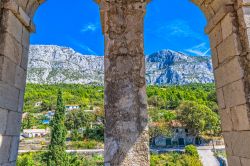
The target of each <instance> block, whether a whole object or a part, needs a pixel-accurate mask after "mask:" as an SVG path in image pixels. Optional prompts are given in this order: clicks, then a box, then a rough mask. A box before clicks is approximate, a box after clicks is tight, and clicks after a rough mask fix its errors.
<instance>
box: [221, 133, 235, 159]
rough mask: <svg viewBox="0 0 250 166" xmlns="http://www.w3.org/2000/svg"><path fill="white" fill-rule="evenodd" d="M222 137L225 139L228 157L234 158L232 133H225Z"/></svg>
mask: <svg viewBox="0 0 250 166" xmlns="http://www.w3.org/2000/svg"><path fill="white" fill-rule="evenodd" d="M222 135H223V137H224V142H225V148H226V153H227V156H232V155H233V149H232V141H231V138H232V132H223V133H222Z"/></svg>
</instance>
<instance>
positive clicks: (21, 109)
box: [18, 90, 24, 112]
mask: <svg viewBox="0 0 250 166" xmlns="http://www.w3.org/2000/svg"><path fill="white" fill-rule="evenodd" d="M23 104H24V91H22V90H20V93H19V104H18V112H23Z"/></svg>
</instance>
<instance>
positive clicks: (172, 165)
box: [150, 145, 202, 166]
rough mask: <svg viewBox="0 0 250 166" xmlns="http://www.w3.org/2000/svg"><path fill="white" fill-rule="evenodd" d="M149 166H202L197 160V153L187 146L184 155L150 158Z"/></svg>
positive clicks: (192, 147) (154, 156) (162, 155)
mask: <svg viewBox="0 0 250 166" xmlns="http://www.w3.org/2000/svg"><path fill="white" fill-rule="evenodd" d="M150 165H151V166H184V165H185V166H202V163H201V161H200V159H199V155H198V151H197V149H196V147H195V146H193V145H189V146H186V147H185V153H184V154H180V153H176V152H173V153H167V154H160V155H156V154H153V155H151V157H150Z"/></svg>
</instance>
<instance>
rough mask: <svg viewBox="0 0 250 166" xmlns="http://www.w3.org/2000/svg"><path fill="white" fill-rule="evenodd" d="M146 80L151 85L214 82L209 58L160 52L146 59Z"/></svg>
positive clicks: (169, 51)
mask: <svg viewBox="0 0 250 166" xmlns="http://www.w3.org/2000/svg"><path fill="white" fill-rule="evenodd" d="M146 65H147V66H146V68H147V72H146V79H147V84H151V85H166V84H168V85H169V84H170V85H183V84H190V83H211V82H214V75H213V67H212V61H211V58H210V57H208V56H188V55H186V54H183V53H181V52H176V51H172V50H161V51H159V52H156V53H153V54H151V55H149V56H147V57H146Z"/></svg>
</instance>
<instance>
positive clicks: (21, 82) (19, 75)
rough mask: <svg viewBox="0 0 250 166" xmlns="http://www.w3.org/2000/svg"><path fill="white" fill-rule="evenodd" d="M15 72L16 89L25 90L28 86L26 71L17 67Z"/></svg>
mask: <svg viewBox="0 0 250 166" xmlns="http://www.w3.org/2000/svg"><path fill="white" fill-rule="evenodd" d="M15 70H16V71H15V73H16V74H15V87H16V88H18V89H21V90H24V89H25V85H26V71H25V70H24V69H23V68H21V67H19V66H16V68H15Z"/></svg>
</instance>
